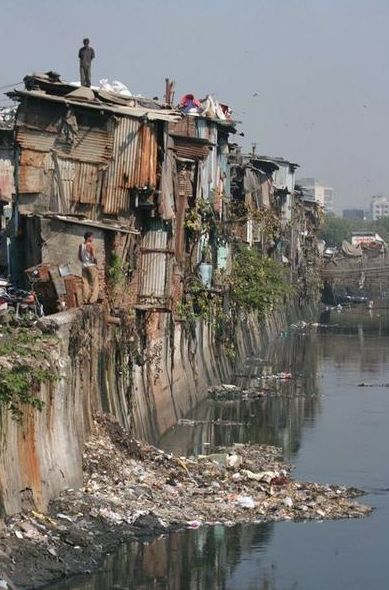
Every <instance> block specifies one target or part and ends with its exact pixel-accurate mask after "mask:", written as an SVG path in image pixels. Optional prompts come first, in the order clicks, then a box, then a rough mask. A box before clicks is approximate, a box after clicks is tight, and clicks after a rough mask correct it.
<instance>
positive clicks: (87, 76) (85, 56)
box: [78, 39, 95, 88]
mask: <svg viewBox="0 0 389 590" xmlns="http://www.w3.org/2000/svg"><path fill="white" fill-rule="evenodd" d="M78 57H79V58H80V80H81V86H87V87H88V88H90V85H91V66H92V59H94V57H95V50H94V49H93V47H91V46H90V45H89V39H84V40H83V47H81V49H80V51H79V52H78Z"/></svg>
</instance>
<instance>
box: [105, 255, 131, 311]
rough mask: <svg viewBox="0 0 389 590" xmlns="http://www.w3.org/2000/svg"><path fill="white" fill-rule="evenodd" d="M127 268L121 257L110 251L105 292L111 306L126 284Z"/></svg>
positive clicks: (118, 297) (113, 305)
mask: <svg viewBox="0 0 389 590" xmlns="http://www.w3.org/2000/svg"><path fill="white" fill-rule="evenodd" d="M126 276H127V268H126V264H125V263H124V262H123V260H122V258H121V257H120V256H119V255H118V254H117V253H116V252H112V253H111V256H110V259H109V265H108V268H107V287H108V289H107V294H108V299H109V302H110V305H111V307H115V305H116V303H117V302H118V299H120V297H121V296H122V294H123V290H124V288H125V285H126Z"/></svg>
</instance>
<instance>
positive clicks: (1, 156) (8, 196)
mask: <svg viewBox="0 0 389 590" xmlns="http://www.w3.org/2000/svg"><path fill="white" fill-rule="evenodd" d="M14 193H15V183H14V160H13V151H12V149H11V148H10V149H8V148H0V201H5V202H7V203H9V202H10V201H11V200H12V195H13V194H14Z"/></svg>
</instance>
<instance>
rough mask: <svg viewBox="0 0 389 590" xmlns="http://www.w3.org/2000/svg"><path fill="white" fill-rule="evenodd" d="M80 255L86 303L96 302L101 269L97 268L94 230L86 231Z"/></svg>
mask: <svg viewBox="0 0 389 590" xmlns="http://www.w3.org/2000/svg"><path fill="white" fill-rule="evenodd" d="M78 257H79V259H80V262H81V265H82V283H83V285H82V286H83V289H82V291H83V297H84V303H96V301H97V298H98V296H99V271H98V270H97V260H96V250H95V245H94V242H93V233H92V232H90V231H87V232H85V234H84V242H83V243H82V244H80V249H79V252H78Z"/></svg>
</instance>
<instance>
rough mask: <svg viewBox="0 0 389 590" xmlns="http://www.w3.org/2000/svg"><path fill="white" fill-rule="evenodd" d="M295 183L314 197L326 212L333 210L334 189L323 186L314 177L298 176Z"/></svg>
mask: <svg viewBox="0 0 389 590" xmlns="http://www.w3.org/2000/svg"><path fill="white" fill-rule="evenodd" d="M297 184H299V185H300V186H302V187H303V189H304V190H305V191H306V192H307V193H308V194H310V195H312V196H313V197H314V198H315V201H317V202H318V203H320V205H321V206H322V207H324V211H325V212H326V213H333V212H334V189H333V188H331V187H329V186H324V185H323V184H320V182H318V181H317V180H316V178H312V177H309V178H300V180H298V181H297Z"/></svg>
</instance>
